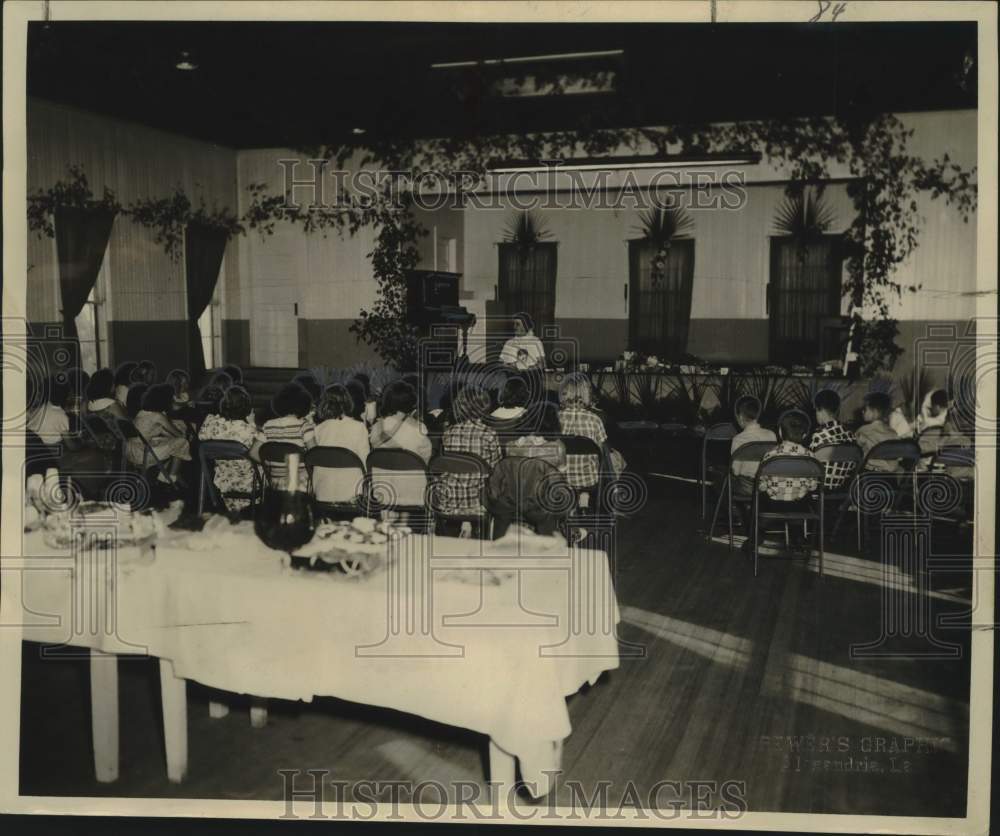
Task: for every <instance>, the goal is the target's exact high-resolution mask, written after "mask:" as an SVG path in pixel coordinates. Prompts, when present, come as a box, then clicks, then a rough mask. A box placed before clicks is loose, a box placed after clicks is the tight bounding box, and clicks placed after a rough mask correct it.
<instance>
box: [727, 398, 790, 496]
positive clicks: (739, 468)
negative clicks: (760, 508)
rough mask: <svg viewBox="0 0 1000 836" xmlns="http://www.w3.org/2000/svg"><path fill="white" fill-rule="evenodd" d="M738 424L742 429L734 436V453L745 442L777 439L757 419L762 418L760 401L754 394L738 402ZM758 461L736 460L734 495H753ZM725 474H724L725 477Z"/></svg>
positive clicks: (734, 467)
mask: <svg viewBox="0 0 1000 836" xmlns="http://www.w3.org/2000/svg"><path fill="white" fill-rule="evenodd" d="M735 417H736V426H738V427H739V428H740V431H739V432H738V433H737V434H736V435H735V436H734V437H733V441H732V444H731V445H730V447H729V453H730V455H732V454H733V453H735V452H736V451H737V450H739V449H740V447H742V446H743V445H744V444H749V443H751V442H753V441H777V440H778V439H777V438H776V437H775V435H774V433H773V432H772V431H771V430H768V429H765V428H764V427H762V426H761V425H760V424H759V423H757V419H758V418H760V401H759V400H757V398H754V397H752V396H746V397H742V398H740V399H739V400H738V401H737V402H736V416H735ZM757 466H758V465H757V462H752V461H747V462H734V463H733V466H732V478H733V496H739V497H744V498H745V497H751V496H752V495H753V480H754V477H755V476H756V475H757ZM724 478H725V474H723V479H724Z"/></svg>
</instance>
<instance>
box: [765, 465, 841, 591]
mask: <svg viewBox="0 0 1000 836" xmlns="http://www.w3.org/2000/svg"><path fill="white" fill-rule="evenodd" d="M825 471H826V468H825V467H824V466H823V464H822V463H821V462H819V461H817V460H816V459H814V458H810V457H806V456H774V457H773V458H770V459H766V460H764V461H762V462H761V463H760V467H759V468H757V475H756V476H755V477H754V482H753V576H754V577H755V578H756V577H757V562H758V558H759V555H758V548H759V545H760V525H761V522H762V521H766V522H777V521H781V522H784V523H786V524H787V523H789V522H797V521H801V522H810V521H813V520H815V521H816V523H817V526H816V532H817V537H818V540H819V573H820V575H822V574H823V521H824V517H823V487H824V486H823V477H824V475H825ZM766 476H777V477H785V478H801V479H815V480H816V483H817V485H816V489H817V491H818V493H819V503H818V507H819V511H818V512H817V511H812V510H794V509H789V510H770V511H763V512H762V511H761V510H760V499H761V497H760V494H761V490H760V484H761V480H762V479H763V478H764V477H766ZM774 504H777V503H774Z"/></svg>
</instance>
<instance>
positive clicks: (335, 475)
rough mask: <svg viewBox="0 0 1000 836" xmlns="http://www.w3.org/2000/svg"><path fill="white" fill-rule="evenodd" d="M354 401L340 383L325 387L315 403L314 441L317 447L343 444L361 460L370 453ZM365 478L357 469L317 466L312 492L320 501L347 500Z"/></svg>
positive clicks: (364, 429)
mask: <svg viewBox="0 0 1000 836" xmlns="http://www.w3.org/2000/svg"><path fill="white" fill-rule="evenodd" d="M354 412H355V403H354V399H353V398H352V397H351V393H350V392H348V391H347V388H346V387H344V386H341V385H340V384H339V383H338V384H334V385H333V386H327V388H326V389H325V390H324V391H323V394H322V395H321V396H320V399H319V403H318V404H317V406H316V421H317V425H316V444H317V445H318V446H320V447H343V448H345V449H347V450H350V451H351V452H352V453H354V454H355V455H356V456H357V457H358V458H359V459H361V461H362V463H363V462H364V461H365V460H366V459H367V458H368V454H369V453H370V452H371V444H370V443H369V441H368V429H367V428H366V427H365V424H364V421H361V420H359V419H358V418H357V417H355V415H354ZM363 478H364V473H363V472H362V471H360V470H351V469H350V468H344V469H339V468H338V469H337V470H333V469H331V468H322V467H319V468H316V469H315V470H314V471H313V494H314V495H315V497H316V499H318V500H319V501H320V502H350V501H352V500H353V499H354V498H355V497H356V496H357V494H358V492H359V485H360V483H361V481H362V479H363Z"/></svg>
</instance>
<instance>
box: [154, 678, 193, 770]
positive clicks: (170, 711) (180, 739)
mask: <svg viewBox="0 0 1000 836" xmlns="http://www.w3.org/2000/svg"><path fill="white" fill-rule="evenodd" d="M160 699H161V700H162V702H163V739H164V741H165V742H166V749H167V778H169V779H170V780H171V781H173V782H174V783H175V784H179V783H180V782H181V781H183V780H184V773H185V772H187V765H188V740H187V680H186V679H182V678H181V677H179V676H175V675H174V665H173V662H171V661H170V660H168V659H160Z"/></svg>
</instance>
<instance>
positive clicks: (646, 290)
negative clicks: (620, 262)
mask: <svg viewBox="0 0 1000 836" xmlns="http://www.w3.org/2000/svg"><path fill="white" fill-rule="evenodd" d="M657 252H658V247H657V245H656V244H654V243H653V242H652V241H647V240H640V241H629V297H628V298H629V347H630V348H631V349H632V350H633V351H641V352H643V353H644V354H653V355H656V356H657V357H663V358H672V359H676V358H679V357H681V356H682V355H683V354H685V353H686V352H687V340H688V325H689V324H690V322H691V291H692V288H693V286H694V239H693V238H680V239H675V240H673V241H671V242H670V247H669V248H668V249H667V250H666V260H665V263H664V265H663V268H662V270H661V271H660V273H659V275H654V265H653V261H654V258H655V257H656V255H657Z"/></svg>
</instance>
